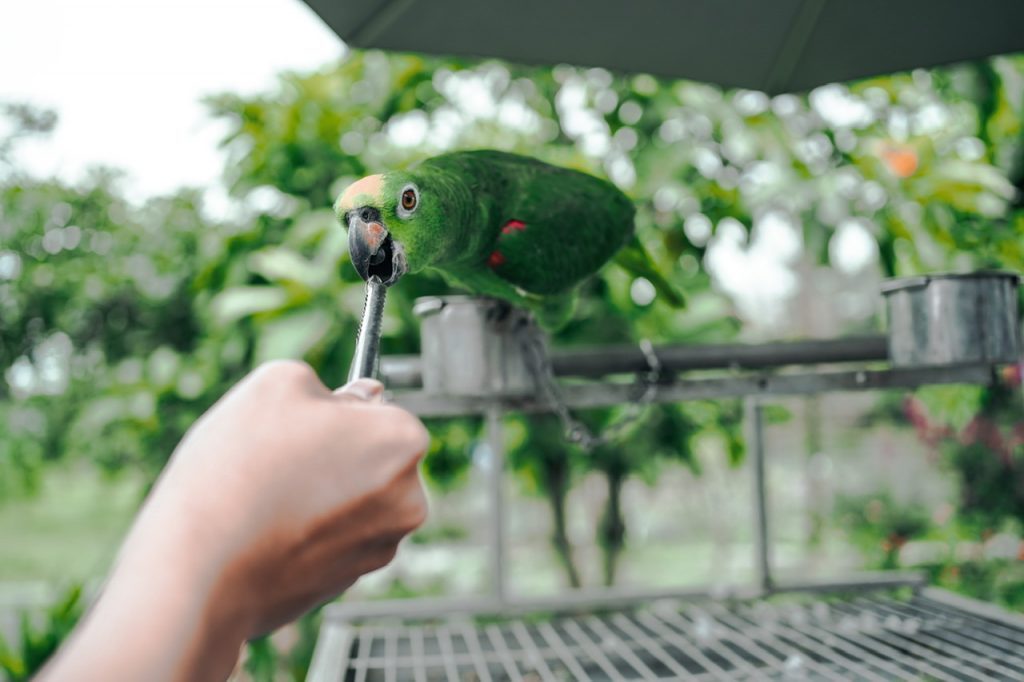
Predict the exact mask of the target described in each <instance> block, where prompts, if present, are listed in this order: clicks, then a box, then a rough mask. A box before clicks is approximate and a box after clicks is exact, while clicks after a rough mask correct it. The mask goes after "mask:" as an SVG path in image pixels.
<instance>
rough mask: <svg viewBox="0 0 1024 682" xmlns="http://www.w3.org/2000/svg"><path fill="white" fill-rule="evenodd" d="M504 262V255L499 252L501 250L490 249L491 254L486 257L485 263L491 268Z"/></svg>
mask: <svg viewBox="0 0 1024 682" xmlns="http://www.w3.org/2000/svg"><path fill="white" fill-rule="evenodd" d="M504 262H505V256H503V255H502V254H501V251H492V252H491V255H490V256H488V257H487V265H489V266H490V267H492V268H496V267H499V266H500V265H502V264H503V263H504Z"/></svg>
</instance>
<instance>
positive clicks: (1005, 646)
mask: <svg viewBox="0 0 1024 682" xmlns="http://www.w3.org/2000/svg"><path fill="white" fill-rule="evenodd" d="M346 627H350V628H351V633H350V634H351V637H350V638H348V639H346V642H348V643H349V644H348V645H347V648H348V650H347V651H338V652H336V654H337V655H346V656H347V664H348V665H347V668H346V669H345V670H344V672H343V673H342V675H341V676H340V677H339V678H338V679H339V681H340V680H344V681H345V682H406V681H409V682H434V681H441V680H443V681H445V682H468V681H475V680H480V681H495V682H497V681H498V680H514V681H522V682H534V681H536V682H540V681H545V682H551V681H555V680H679V679H695V680H765V679H793V678H797V679H807V680H844V681H845V680H876V681H882V680H948V681H954V680H955V681H959V680H1024V626H1021V625H1019V624H1016V625H1015V624H1014V622H1013V621H1012V620H1006V619H997V618H992V617H988V616H987V615H985V614H984V613H979V612H975V611H973V610H971V611H969V610H965V609H963V608H959V607H958V606H957V605H956V604H951V603H947V602H946V601H945V600H936V599H933V598H930V597H929V596H927V595H924V594H914V595H913V596H910V597H905V596H904V597H900V596H896V595H893V594H886V593H877V594H866V595H865V594H860V595H857V596H853V597H849V598H845V599H836V598H827V599H825V598H821V597H818V598H810V597H806V596H805V597H802V598H792V597H791V598H788V599H786V600H784V601H778V600H760V601H750V602H741V603H734V604H729V605H726V604H722V603H716V602H709V603H701V604H684V603H681V602H678V601H662V602H656V603H654V604H650V605H646V606H644V607H642V608H633V609H626V610H618V611H602V612H599V613H588V614H584V615H575V616H571V617H569V616H561V617H556V618H552V619H548V620H543V619H538V618H515V619H503V620H496V621H491V622H473V621H471V620H465V619H464V620H456V621H448V622H433V623H419V624H389V623H364V624H360V625H349V626H346Z"/></svg>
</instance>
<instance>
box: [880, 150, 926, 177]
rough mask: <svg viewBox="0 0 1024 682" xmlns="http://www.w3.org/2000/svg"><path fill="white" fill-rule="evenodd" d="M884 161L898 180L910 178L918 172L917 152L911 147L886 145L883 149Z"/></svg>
mask: <svg viewBox="0 0 1024 682" xmlns="http://www.w3.org/2000/svg"><path fill="white" fill-rule="evenodd" d="M882 160H883V161H885V165H886V166H888V167H889V171H890V172H892V174H893V175H895V176H896V177H898V178H909V177H910V176H911V175H913V174H914V171H916V170H917V163H918V159H917V152H916V151H914V150H913V149H912V148H911V147H897V146H893V145H886V146H885V147H884V148H883V149H882Z"/></svg>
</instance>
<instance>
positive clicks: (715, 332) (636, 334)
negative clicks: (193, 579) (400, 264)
mask: <svg viewBox="0 0 1024 682" xmlns="http://www.w3.org/2000/svg"><path fill="white" fill-rule="evenodd" d="M1022 74H1024V62H1022V59H1021V58H1019V57H1013V58H997V59H994V60H991V61H988V62H984V63H982V64H978V65H968V66H959V67H953V68H949V69H942V70H936V71H930V72H929V71H915V72H913V73H911V74H903V75H897V76H892V77H886V78H878V79H872V80H868V81H864V82H861V83H858V84H856V85H853V86H843V85H830V86H825V87H822V88H819V89H817V90H815V91H813V92H812V93H810V94H809V95H808V96H799V97H798V96H792V95H782V96H778V97H774V98H769V97H767V96H766V95H764V94H762V93H757V92H750V91H734V92H722V91H721V90H719V89H717V88H714V87H711V86H706V85H700V84H696V83H689V82H669V81H664V80H659V79H656V78H653V77H650V76H646V75H636V76H616V75H612V74H610V73H608V72H606V71H604V70H601V69H581V68H573V67H566V66H561V67H557V68H555V69H537V68H527V67H518V66H516V67H513V66H507V65H502V64H499V63H495V62H482V63H481V62H469V61H461V60H442V59H425V58H419V57H414V56H408V55H385V54H382V53H377V52H352V53H350V54H349V55H348V56H347V57H346V58H345V59H344V60H343V61H342V62H340V63H339V64H336V65H331V66H329V67H327V68H325V69H324V70H323V71H321V72H318V73H314V74H305V75H299V74H289V75H285V76H283V77H282V79H281V81H280V85H279V87H278V88H277V89H276V90H275V91H274V92H272V93H268V94H266V95H261V96H252V97H241V96H237V95H221V96H217V97H214V98H211V99H210V101H209V104H210V108H211V111H212V112H213V114H214V115H215V116H217V117H219V118H221V119H223V120H224V121H226V122H227V123H228V125H229V128H230V132H229V134H228V135H227V136H226V138H225V141H224V144H225V148H226V150H227V152H228V154H229V163H228V164H227V167H226V178H227V181H228V184H229V187H230V189H231V192H232V194H233V196H234V197H235V199H236V200H237V202H238V216H237V218H236V219H235V220H231V221H215V220H211V219H210V218H209V217H208V216H207V215H206V214H205V212H204V210H203V207H202V205H201V202H200V200H199V196H198V194H196V193H195V192H188V191H184V192H182V193H180V194H178V195H176V196H174V197H169V198H165V199H159V200H153V201H151V202H149V203H148V204H146V205H145V206H141V207H140V206H134V205H131V204H129V203H128V202H126V201H125V200H124V199H123V198H121V196H120V192H119V190H118V188H117V178H116V176H115V175H113V174H111V173H109V172H100V173H97V174H95V175H94V176H93V177H92V178H91V179H89V180H88V181H86V182H85V183H84V184H82V185H81V186H78V187H70V186H67V185H64V184H62V183H57V182H48V181H37V180H30V179H28V178H25V177H21V176H19V175H18V173H17V171H16V169H11V170H10V172H8V173H6V174H5V176H4V179H3V182H2V186H0V211H2V214H0V363H2V366H3V368H4V381H3V382H0V419H4V420H5V422H6V423H7V424H8V425H10V428H8V429H6V430H5V435H4V437H3V439H2V440H0V455H2V459H0V462H2V463H0V471H3V470H5V469H11V470H14V471H22V472H23V471H28V470H31V468H32V466H35V465H34V464H33V463H38V462H40V461H42V460H44V459H47V458H56V457H59V456H61V455H63V454H64V453H65V452H69V453H77V454H80V455H85V456H88V457H91V458H94V459H96V460H97V461H100V462H103V463H104V464H105V465H107V466H108V467H110V468H112V469H116V468H118V467H124V466H138V467H143V468H144V469H145V470H146V471H148V472H149V473H150V474H154V473H155V472H156V471H157V470H158V469H159V466H160V465H161V464H162V462H163V461H164V459H165V458H166V457H167V455H168V454H169V453H170V450H171V448H172V447H173V445H174V443H175V442H176V441H177V440H178V438H180V436H181V434H182V433H183V432H184V430H185V429H186V428H187V427H188V425H189V424H191V422H192V421H193V420H194V419H195V418H196V416H198V414H200V413H201V411H202V410H203V409H204V408H205V407H206V406H208V405H209V404H210V402H211V401H212V400H214V399H215V398H216V397H217V396H218V395H220V394H221V393H222V392H223V391H224V390H225V389H226V387H227V386H229V385H230V384H231V382H233V381H234V380H235V379H237V378H238V377H239V376H240V375H241V374H242V373H244V372H245V371H247V369H248V368H250V367H251V366H252V365H253V364H254V363H257V362H260V361H263V360H266V359H270V358H276V357H304V358H306V359H307V360H309V361H310V362H311V363H312V364H313V365H314V366H315V367H316V369H317V370H318V372H319V373H320V375H321V376H322V377H323V378H324V380H325V381H326V382H327V383H329V384H332V385H337V384H340V383H341V382H342V381H343V380H344V377H345V373H346V369H347V363H348V359H349V358H350V356H351V350H352V344H353V340H354V335H355V320H356V319H357V315H358V312H359V309H360V306H361V303H362V291H361V287H360V286H359V284H358V282H357V279H356V275H355V273H354V271H353V270H352V268H351V267H350V266H349V265H348V263H347V262H346V260H345V238H344V233H343V231H342V230H341V229H340V228H339V227H338V226H337V225H336V223H335V221H334V218H333V216H332V215H331V213H330V210H329V207H330V205H331V202H332V200H333V199H334V197H335V196H336V195H337V194H338V192H339V191H340V190H341V189H342V188H343V187H344V186H345V185H346V184H348V183H349V182H351V181H352V180H353V179H355V178H356V177H358V176H360V175H363V174H365V173H369V172H375V171H379V170H383V169H385V168H390V167H395V166H399V165H404V164H407V163H410V162H414V161H415V160H417V159H420V158H423V157H425V156H428V155H431V154H435V153H439V152H443V151H446V150H449V149H456V148H470V147H493V148H499V149H507V150H511V151H518V152H521V153H528V154H532V155H534V156H538V157H540V158H543V159H545V160H547V161H550V162H552V163H558V164H562V165H567V166H572V167H576V168H580V169H583V170H587V171H589V172H593V173H598V174H602V175H606V176H607V177H609V178H610V179H611V180H612V181H613V182H615V183H617V184H618V185H619V186H621V187H623V188H624V189H626V190H627V191H628V192H630V193H631V195H632V196H633V197H634V198H635V199H636V201H637V203H638V206H639V209H640V210H639V215H638V221H637V223H638V234H639V236H640V238H641V240H642V241H644V243H645V245H646V246H647V248H648V250H649V251H650V252H651V253H653V254H655V257H656V258H657V259H658V261H659V263H658V265H659V267H660V269H661V270H662V271H663V272H666V273H670V276H671V278H672V279H673V280H674V281H676V282H678V283H679V285H680V286H681V287H682V288H684V289H686V291H687V294H688V298H689V301H690V306H689V308H688V309H687V310H686V311H685V312H683V313H681V314H680V313H677V312H676V311H673V310H671V309H669V308H667V307H666V306H664V305H663V304H662V303H661V302H660V301H658V299H657V297H656V296H654V294H653V292H652V290H651V287H650V283H648V282H645V281H644V280H642V279H637V278H632V277H630V276H628V275H627V274H626V273H624V272H623V271H621V270H619V269H618V268H616V267H614V266H610V267H608V268H606V269H605V270H604V271H603V272H602V273H601V275H600V276H599V277H597V278H595V279H594V280H593V281H592V282H591V283H590V284H589V286H588V287H587V289H586V292H585V296H584V299H583V301H582V302H581V305H580V308H579V313H578V316H577V319H576V321H575V322H574V323H573V324H571V325H569V326H567V327H566V328H565V329H564V330H562V331H561V332H560V333H559V335H558V337H557V338H556V339H555V343H556V344H559V345H574V344H583V343H606V342H609V343H610V342H628V341H635V340H638V339H640V338H648V339H651V340H652V341H655V342H657V341H667V340H672V341H705V342H714V341H722V340H725V339H728V338H732V337H734V336H735V335H736V334H737V333H738V332H739V328H740V324H739V319H740V317H741V315H742V316H746V317H748V318H749V317H756V315H758V314H762V315H763V311H759V310H757V308H756V306H750V305H747V306H746V307H744V306H745V304H744V299H743V296H742V295H739V294H741V293H742V291H741V289H742V288H743V287H745V288H746V290H747V291H749V290H750V289H752V288H757V286H758V283H756V282H752V280H743V281H732V280H731V279H730V278H728V277H724V276H723V274H722V273H723V272H725V271H724V270H722V269H721V267H720V266H719V262H718V260H717V259H716V257H715V254H716V252H719V251H722V250H723V249H726V248H731V249H733V250H734V251H736V252H739V253H743V252H749V251H750V250H751V249H753V248H754V247H755V246H756V245H757V243H759V240H760V241H764V240H768V241H774V242H778V243H780V244H781V243H784V242H785V241H786V239H787V238H789V237H787V235H789V236H790V237H792V236H793V235H795V239H796V244H797V246H796V247H795V248H796V250H797V251H799V252H801V253H802V254H803V257H805V258H807V259H809V260H810V261H812V262H814V263H821V264H833V265H836V266H838V267H842V268H847V269H852V270H853V271H858V272H866V270H865V268H866V267H868V266H870V258H869V259H868V260H867V261H865V262H864V263H860V264H859V265H857V264H854V265H851V264H850V263H848V262H847V256H848V253H849V252H850V250H851V249H850V248H849V244H850V243H857V242H858V240H859V242H860V243H861V244H863V243H864V240H865V239H866V240H867V243H868V244H870V245H871V247H870V249H869V251H870V250H871V249H874V251H875V252H876V253H877V260H878V264H879V267H880V268H881V270H882V271H883V272H884V273H886V274H909V273H914V272H920V271H923V270H929V269H935V268H940V267H958V268H962V267H972V266H979V265H981V266H1000V267H1008V268H1015V269H1019V268H1020V267H1021V266H1022V264H1024V263H1022V260H1024V259H1022V256H1021V250H1022V247H1021V245H1022V243H1024V240H1022V239H1021V236H1022V230H1024V213H1022V212H1021V206H1020V204H1021V195H1020V193H1019V192H1018V191H1017V189H1018V188H1019V187H1020V186H1021V184H1022V178H1021V175H1022V172H1024V163H1022V160H1021V157H1022V152H1021V148H1022V145H1021V134H1022V132H1021V125H1020V119H1021V116H1020V111H1021V106H1022V104H1024V103H1022V101H1021V100H1022V97H1021V94H1020V93H1021V91H1022V87H1024V86H1022V83H1024V75H1022ZM6 113H7V115H8V116H7V118H9V119H11V120H14V121H20V123H17V124H16V125H14V126H13V127H12V129H13V130H15V131H16V132H15V133H13V134H11V135H8V136H7V137H5V138H4V143H3V144H2V145H0V149H3V150H5V151H4V154H5V156H6V157H7V158H10V156H9V150H10V149H12V148H13V144H14V142H13V141H14V140H15V139H16V138H18V137H19V136H23V135H24V134H27V133H29V132H32V131H44V130H46V129H48V128H49V127H52V125H53V121H52V119H50V118H49V117H48V116H47V115H46V114H44V113H39V112H35V111H33V110H31V109H27V108H17V107H15V108H11V107H8V108H7V109H6ZM857 268H860V270H858V269H857ZM446 291H447V289H446V287H445V285H444V284H443V283H442V282H441V281H440V280H439V279H437V278H435V277H432V276H430V275H417V276H409V277H407V278H405V279H404V280H403V281H402V283H401V285H400V286H398V287H396V288H395V290H394V292H393V293H392V302H391V304H390V305H389V308H388V313H387V318H386V320H385V338H384V343H383V350H384V352H388V353H396V352H413V351H415V349H416V347H417V330H418V324H417V322H416V320H415V319H413V316H412V313H411V309H412V306H411V302H412V300H413V299H414V298H415V297H418V296H422V295H434V294H440V293H444V292H446ZM731 297H736V298H731ZM673 409H674V408H673ZM688 409H692V408H689V407H687V406H684V407H682V408H679V410H680V411H678V412H672V411H671V410H668V408H665V409H662V408H658V409H656V410H652V411H651V414H650V415H647V416H646V417H645V418H646V419H650V420H652V421H651V422H649V423H650V424H652V426H651V428H650V429H649V431H650V433H649V434H640V433H639V432H638V433H637V434H635V435H634V436H632V437H634V438H637V439H640V438H643V439H650V438H655V440H656V441H657V442H655V443H651V442H649V441H648V442H645V443H643V444H639V441H635V442H631V441H630V440H629V438H624V439H623V440H622V441H621V443H619V444H617V445H616V446H615V447H614V448H613V447H609V448H605V449H603V450H602V452H601V453H599V454H596V455H595V456H593V457H590V458H588V459H587V463H585V464H583V463H580V464H571V465H568V466H567V465H566V463H565V462H564V461H559V460H558V457H556V456H555V455H554V453H555V452H559V451H562V452H567V450H566V449H565V446H564V444H563V443H562V441H561V439H560V436H559V434H558V433H557V430H556V429H553V428H551V429H548V428H542V427H538V433H537V434H536V436H535V437H536V438H537V439H544V442H543V443H537V444H534V445H531V446H530V448H529V450H530V451H532V452H534V453H536V454H535V456H536V458H537V459H536V461H532V462H531V461H528V460H529V456H528V452H527V451H525V450H524V451H522V452H520V453H518V454H517V455H516V463H517V467H518V468H520V469H521V470H522V471H532V472H534V474H533V476H534V478H535V479H536V480H538V481H547V483H545V484H544V485H546V486H547V489H546V490H545V494H548V495H550V496H555V497H559V496H560V497H563V498H564V489H565V486H566V485H569V483H568V482H563V481H571V479H572V477H573V476H574V475H575V474H574V473H573V472H584V471H586V470H588V469H591V468H593V469H597V470H599V471H601V472H602V473H603V475H605V476H606V477H607V478H608V480H609V490H610V494H609V498H608V509H607V511H606V513H605V518H606V522H605V523H604V524H602V528H603V530H602V531H601V532H602V538H603V539H602V543H603V544H604V546H605V547H606V549H607V551H608V553H609V554H608V556H609V557H611V558H610V559H609V561H606V571H605V573H606V577H611V576H613V575H614V564H615V560H614V556H615V555H616V554H617V552H618V551H620V548H621V545H622V542H623V541H624V537H625V534H624V530H623V529H624V525H623V523H622V520H621V511H620V510H618V501H617V500H618V492H617V491H619V490H621V487H622V482H623V481H624V480H626V478H627V477H628V476H631V475H634V474H642V473H644V472H646V471H647V470H648V467H650V466H653V462H654V461H655V460H660V461H665V460H670V459H680V458H682V459H684V460H689V458H690V455H689V454H688V450H687V447H688V446H687V445H686V440H687V437H686V436H685V435H682V434H685V433H688V431H687V429H691V428H699V429H724V428H726V426H727V425H730V424H733V419H732V417H731V416H730V415H731V414H732V412H733V410H732V409H731V408H730V407H729V406H728V405H718V406H713V407H710V408H706V409H704V408H702V409H703V411H702V412H701V413H700V415H699V418H698V417H697V416H695V415H694V414H691V413H688V412H687V410H688ZM687 414H690V416H689V417H687ZM615 416H616V411H609V412H607V413H606V414H605V415H604V416H601V415H597V416H593V417H592V418H593V419H594V420H595V422H594V423H595V428H596V427H598V426H601V425H603V424H604V423H606V422H607V420H614V419H615ZM688 419H689V421H687V420H688ZM657 424H661V425H662V426H664V428H662V426H658V427H657V428H655V426H653V425H657ZM728 428H730V429H731V428H733V427H732V426H728ZM448 430H450V432H449V431H448ZM475 430H476V426H475V423H474V422H461V423H455V424H453V425H444V426H442V425H437V426H436V430H435V433H436V434H438V436H439V438H438V440H439V441H441V442H443V443H445V445H444V446H443V447H442V446H438V447H437V448H435V451H434V452H433V453H432V455H431V458H430V460H429V461H428V470H429V471H431V473H432V476H433V478H434V479H435V480H436V481H437V482H439V483H442V484H454V483H457V482H458V480H460V476H461V473H460V472H461V471H463V470H464V468H465V466H466V465H467V463H468V461H469V458H468V453H469V451H470V450H471V449H472V442H473V440H474V439H475V438H476V436H475ZM545 434H547V435H545ZM447 436H450V439H449V438H448V437H447ZM531 437H533V436H531ZM449 440H450V441H451V442H452V443H458V445H450V444H449ZM736 442H738V441H736ZM642 453H650V457H645V456H644V455H643V454H642ZM566 457H568V458H569V460H570V462H571V461H575V460H574V459H573V457H572V456H571V455H566ZM12 463H13V466H10V465H11V464H12ZM22 478H24V477H22ZM29 478H30V477H29ZM3 480H10V481H16V480H20V479H19V477H18V476H14V477H12V478H9V479H8V478H5V479H3ZM560 505H561V503H560V502H558V500H557V499H553V500H552V511H553V514H554V515H555V516H556V517H557V516H558V514H559V513H560V512H558V509H559V508H560ZM559 523H564V522H557V519H556V526H557V525H559ZM559 533H560V531H558V530H556V540H555V545H556V547H558V546H560V545H561V546H565V547H566V548H567V546H566V544H565V543H566V542H567V540H566V538H565V534H564V532H561V538H559V537H558V536H559ZM558 551H559V552H560V553H561V554H563V556H568V553H567V552H566V551H565V549H559V550H558ZM563 563H565V565H566V570H567V574H568V577H569V581H570V582H573V581H574V578H573V576H572V569H571V567H570V562H564V561H563Z"/></svg>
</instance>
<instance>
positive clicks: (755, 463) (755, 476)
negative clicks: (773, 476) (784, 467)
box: [745, 398, 774, 593]
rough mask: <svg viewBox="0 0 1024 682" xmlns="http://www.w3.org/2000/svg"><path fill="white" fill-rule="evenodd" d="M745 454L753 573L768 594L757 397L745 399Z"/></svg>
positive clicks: (769, 577)
mask: <svg viewBox="0 0 1024 682" xmlns="http://www.w3.org/2000/svg"><path fill="white" fill-rule="evenodd" d="M745 407H746V416H745V421H746V428H747V453H748V456H749V458H750V464H751V478H752V483H753V488H754V571H755V574H756V575H757V585H758V587H759V588H761V590H762V591H764V592H766V593H767V592H771V590H772V587H773V583H774V581H773V580H772V564H771V550H770V546H771V545H770V542H769V537H768V483H767V481H766V476H767V474H766V472H765V462H764V454H765V453H764V450H765V448H764V407H763V406H762V405H761V401H760V400H758V399H757V398H747V400H746V405H745Z"/></svg>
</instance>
